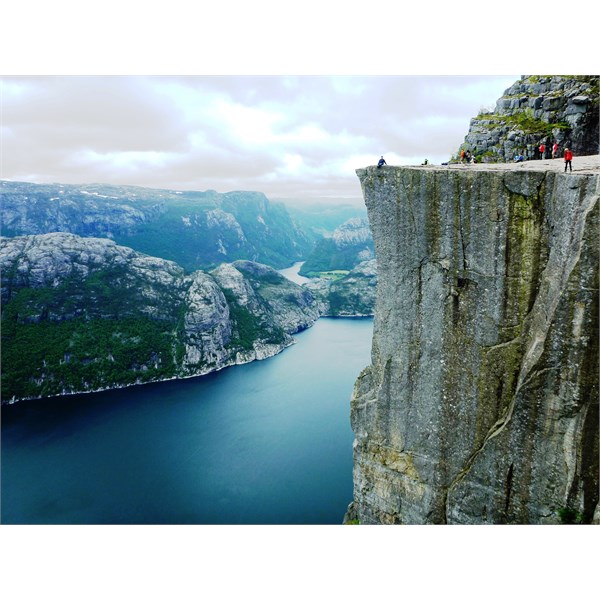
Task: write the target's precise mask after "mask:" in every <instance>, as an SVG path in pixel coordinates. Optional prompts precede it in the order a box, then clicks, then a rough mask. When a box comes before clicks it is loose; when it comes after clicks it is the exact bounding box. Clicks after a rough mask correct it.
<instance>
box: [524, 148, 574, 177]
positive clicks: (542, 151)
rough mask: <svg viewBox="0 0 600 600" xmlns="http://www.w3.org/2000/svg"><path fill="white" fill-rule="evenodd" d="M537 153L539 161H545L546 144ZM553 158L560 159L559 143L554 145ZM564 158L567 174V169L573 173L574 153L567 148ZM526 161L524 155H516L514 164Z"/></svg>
mask: <svg viewBox="0 0 600 600" xmlns="http://www.w3.org/2000/svg"><path fill="white" fill-rule="evenodd" d="M537 151H538V157H539V159H540V160H543V159H544V157H545V155H546V145H545V144H544V142H542V143H541V144H540V145H539V147H538V148H537ZM552 158H558V142H554V144H553V145H552ZM563 158H564V160H565V173H566V172H567V167H569V172H570V173H572V172H573V165H572V162H571V161H572V160H573V152H572V151H571V150H570V149H569V148H566V147H565V151H564V154H563ZM524 160H526V158H525V156H524V155H523V154H516V155H515V157H514V162H523V161H524Z"/></svg>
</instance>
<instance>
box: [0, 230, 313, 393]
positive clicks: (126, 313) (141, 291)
mask: <svg viewBox="0 0 600 600" xmlns="http://www.w3.org/2000/svg"><path fill="white" fill-rule="evenodd" d="M0 271H1V274H2V288H1V294H2V401H3V402H13V401H16V400H19V399H24V398H37V397H47V396H53V395H57V394H67V393H76V392H82V391H94V390H99V389H105V388H111V387H122V386H124V385H131V384H136V383H145V382H149V381H161V380H165V379H171V378H178V377H190V376H194V375H201V374H204V373H209V372H211V371H215V370H217V369H221V368H223V367H226V366H229V365H233V364H241V363H244V362H249V361H252V360H256V359H262V358H266V357H268V356H272V355H274V354H276V353H278V352H280V351H281V350H283V349H284V348H285V347H287V346H289V345H290V344H292V343H293V338H292V337H291V334H292V333H295V332H296V331H299V330H301V329H303V328H305V327H309V326H310V325H311V324H312V323H313V322H314V321H315V320H316V319H317V318H318V316H319V312H318V309H317V307H316V303H315V300H314V298H313V296H312V295H311V294H310V292H309V291H307V290H304V289H302V288H301V287H300V286H298V285H296V284H294V283H292V282H291V281H288V280H287V279H286V278H284V277H283V276H282V275H280V274H279V273H277V272H276V271H275V270H273V269H272V268H270V267H268V266H266V265H261V264H257V263H254V262H250V261H240V262H234V263H232V264H222V265H220V266H219V267H218V268H217V269H215V270H214V271H212V272H211V273H205V272H202V271H195V272H193V273H191V274H186V273H185V271H184V269H183V268H182V267H180V266H179V265H177V264H176V263H174V262H172V261H167V260H164V259H161V258H156V257H152V256H147V255H144V254H142V253H140V252H137V251H135V250H132V249H131V248H127V247H123V246H120V245H117V244H116V243H115V242H114V241H112V240H109V239H106V238H93V237H81V236H77V235H74V234H70V233H48V234H40V235H30V236H18V237H14V238H0Z"/></svg>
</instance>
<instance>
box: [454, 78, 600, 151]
mask: <svg viewBox="0 0 600 600" xmlns="http://www.w3.org/2000/svg"><path fill="white" fill-rule="evenodd" d="M599 102H600V77H598V76H597V75H577V76H565V75H560V76H559V75H554V76H538V75H535V76H534V75H524V76H523V77H521V79H520V80H519V81H517V82H515V83H514V84H513V85H512V86H510V87H509V88H508V89H507V90H506V91H505V92H504V94H503V95H502V97H501V98H499V99H498V101H497V102H496V107H495V110H494V111H493V112H485V111H483V112H481V113H480V114H479V115H477V116H476V117H474V118H473V119H471V124H470V127H469V132H468V133H467V135H466V137H465V141H464V143H463V144H462V145H461V148H460V149H459V150H461V149H464V150H470V151H471V152H472V153H473V154H474V155H475V157H476V158H478V160H479V162H496V161H512V160H513V158H514V157H515V155H517V154H521V155H523V156H525V157H526V158H528V159H533V158H539V153H538V147H539V146H540V144H541V143H542V142H544V145H545V146H546V156H545V158H551V147H552V145H553V144H554V142H555V141H556V142H558V144H559V156H562V155H563V152H564V149H565V148H567V147H568V148H570V149H571V150H572V151H573V152H574V154H575V156H587V155H591V154H598V153H599V152H600V134H599V130H598V127H599V111H598V106H599Z"/></svg>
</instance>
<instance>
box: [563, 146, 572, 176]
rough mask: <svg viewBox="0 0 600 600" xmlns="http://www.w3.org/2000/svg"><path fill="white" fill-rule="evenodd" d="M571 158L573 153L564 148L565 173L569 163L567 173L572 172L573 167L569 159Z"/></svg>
mask: <svg viewBox="0 0 600 600" xmlns="http://www.w3.org/2000/svg"><path fill="white" fill-rule="evenodd" d="M572 160H573V153H572V152H571V151H570V150H569V149H568V148H565V173H566V172H567V165H569V173H572V172H573V167H572V165H571V161H572Z"/></svg>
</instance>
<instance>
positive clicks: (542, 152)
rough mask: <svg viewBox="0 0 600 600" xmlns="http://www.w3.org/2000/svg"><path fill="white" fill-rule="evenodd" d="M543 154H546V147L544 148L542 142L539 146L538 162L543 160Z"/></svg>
mask: <svg viewBox="0 0 600 600" xmlns="http://www.w3.org/2000/svg"><path fill="white" fill-rule="evenodd" d="M544 152H546V146H544V142H542V143H541V144H540V160H544Z"/></svg>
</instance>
